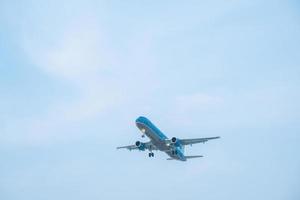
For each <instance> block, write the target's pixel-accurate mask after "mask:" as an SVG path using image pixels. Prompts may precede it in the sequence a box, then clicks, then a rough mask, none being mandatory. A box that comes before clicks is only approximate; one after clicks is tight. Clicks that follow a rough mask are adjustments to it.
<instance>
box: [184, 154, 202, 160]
mask: <svg viewBox="0 0 300 200" xmlns="http://www.w3.org/2000/svg"><path fill="white" fill-rule="evenodd" d="M201 157H203V156H201V155H197V156H185V158H186V159H190V158H201Z"/></svg>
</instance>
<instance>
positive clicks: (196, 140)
mask: <svg viewBox="0 0 300 200" xmlns="http://www.w3.org/2000/svg"><path fill="white" fill-rule="evenodd" d="M218 138H220V137H208V138H194V139H180V143H181V144H182V145H192V144H196V143H205V142H207V141H208V140H213V139H218Z"/></svg>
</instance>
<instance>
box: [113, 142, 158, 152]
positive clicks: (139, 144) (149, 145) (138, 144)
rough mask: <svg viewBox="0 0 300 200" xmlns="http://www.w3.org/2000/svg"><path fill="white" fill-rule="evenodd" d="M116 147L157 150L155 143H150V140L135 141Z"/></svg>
mask: <svg viewBox="0 0 300 200" xmlns="http://www.w3.org/2000/svg"><path fill="white" fill-rule="evenodd" d="M117 149H128V150H130V151H131V150H141V151H144V150H147V149H148V150H157V147H156V146H155V145H153V144H152V142H151V141H150V142H145V143H144V142H139V141H137V142H136V144H134V145H128V146H121V147H117Z"/></svg>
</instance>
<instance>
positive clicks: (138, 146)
mask: <svg viewBox="0 0 300 200" xmlns="http://www.w3.org/2000/svg"><path fill="white" fill-rule="evenodd" d="M135 146H136V147H137V148H138V149H139V150H141V151H145V147H146V145H145V143H143V142H140V141H136V142H135Z"/></svg>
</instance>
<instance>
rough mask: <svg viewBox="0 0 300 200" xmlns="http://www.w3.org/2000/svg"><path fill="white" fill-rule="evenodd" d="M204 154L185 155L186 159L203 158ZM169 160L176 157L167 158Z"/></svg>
mask: <svg viewBox="0 0 300 200" xmlns="http://www.w3.org/2000/svg"><path fill="white" fill-rule="evenodd" d="M201 157H203V156H201V155H196V156H185V158H186V159H191V158H201ZM167 160H175V159H174V158H167Z"/></svg>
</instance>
